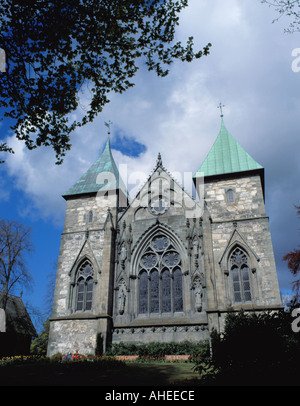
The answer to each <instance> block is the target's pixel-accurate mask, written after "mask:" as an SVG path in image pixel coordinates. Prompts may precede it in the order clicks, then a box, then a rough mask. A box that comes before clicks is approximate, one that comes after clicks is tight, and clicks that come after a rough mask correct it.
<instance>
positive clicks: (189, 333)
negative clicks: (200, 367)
mask: <svg viewBox="0 0 300 406" xmlns="http://www.w3.org/2000/svg"><path fill="white" fill-rule="evenodd" d="M186 340H188V341H192V342H199V341H205V340H209V331H208V326H207V325H186V326H184V325H180V326H176V325H174V326H147V327H124V328H122V327H120V328H115V329H114V331H113V336H112V343H113V344H116V343H121V342H122V343H136V344H147V343H151V342H161V343H168V342H177V343H178V342H182V341H186Z"/></svg>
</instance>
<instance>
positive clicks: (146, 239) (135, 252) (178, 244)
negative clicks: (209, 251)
mask: <svg viewBox="0 0 300 406" xmlns="http://www.w3.org/2000/svg"><path fill="white" fill-rule="evenodd" d="M154 236H165V237H167V238H168V240H169V241H170V243H171V244H172V245H173V246H174V248H175V250H176V251H177V252H178V253H179V254H180V257H181V260H182V265H181V266H182V269H183V270H185V269H186V266H187V264H186V263H185V262H184V259H185V252H186V248H185V246H184V243H183V241H182V240H181V238H180V237H179V236H177V234H176V233H175V232H174V231H173V230H172V229H171V228H170V227H168V226H166V225H164V224H161V223H156V224H154V225H153V226H151V227H150V228H149V229H148V230H146V231H145V232H144V233H143V234H142V236H141V237H140V238H139V240H138V241H137V242H136V244H135V245H134V247H133V249H132V262H131V269H130V274H131V275H135V276H138V273H139V270H138V266H139V261H140V258H141V256H142V253H143V252H144V251H145V250H146V248H147V247H148V246H149V243H150V241H151V239H152V238H153V237H154Z"/></svg>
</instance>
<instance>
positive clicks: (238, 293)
mask: <svg viewBox="0 0 300 406" xmlns="http://www.w3.org/2000/svg"><path fill="white" fill-rule="evenodd" d="M229 265H230V269H231V274H232V282H233V296H234V301H235V302H236V303H240V302H249V301H251V300H252V297H251V282H250V272H249V259H248V255H247V254H246V252H245V251H244V250H242V249H241V248H239V247H237V248H235V249H234V250H233V252H232V254H231V255H230V258H229Z"/></svg>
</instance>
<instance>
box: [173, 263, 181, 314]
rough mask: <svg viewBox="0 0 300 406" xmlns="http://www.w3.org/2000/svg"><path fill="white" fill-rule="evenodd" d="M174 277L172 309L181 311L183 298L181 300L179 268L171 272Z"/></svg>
mask: <svg viewBox="0 0 300 406" xmlns="http://www.w3.org/2000/svg"><path fill="white" fill-rule="evenodd" d="M173 279H174V311H175V312H182V310H183V300H182V273H181V270H180V269H179V268H177V269H175V271H174V272H173Z"/></svg>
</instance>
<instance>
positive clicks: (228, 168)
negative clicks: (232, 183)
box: [194, 119, 263, 178]
mask: <svg viewBox="0 0 300 406" xmlns="http://www.w3.org/2000/svg"><path fill="white" fill-rule="evenodd" d="M257 169H263V167H262V166H261V165H260V164H259V163H258V162H256V161H255V160H254V159H253V158H252V157H251V156H250V155H249V154H248V153H247V152H246V151H245V150H244V148H243V147H241V145H240V144H239V143H238V142H237V141H236V140H235V139H234V138H233V136H232V135H231V134H230V133H229V132H228V130H227V128H226V127H225V124H224V121H223V119H222V122H221V129H220V132H219V135H218V137H217V139H216V141H215V143H214V144H213V146H212V148H211V150H210V151H209V153H208V155H207V157H206V158H205V160H204V162H203V164H202V165H201V167H200V168H199V169H198V171H197V172H196V174H195V175H194V178H197V177H200V176H202V173H204V176H215V175H223V174H229V173H236V172H245V171H251V170H257Z"/></svg>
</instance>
